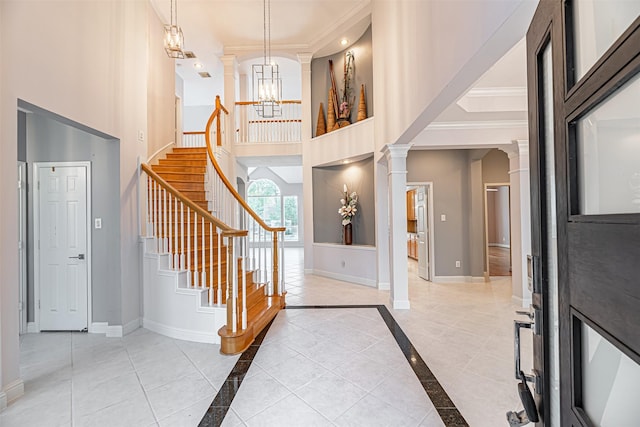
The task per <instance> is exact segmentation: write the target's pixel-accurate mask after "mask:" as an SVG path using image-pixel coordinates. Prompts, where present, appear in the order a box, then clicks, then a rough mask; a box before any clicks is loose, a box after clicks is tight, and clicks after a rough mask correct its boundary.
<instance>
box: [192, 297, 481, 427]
mask: <svg viewBox="0 0 640 427" xmlns="http://www.w3.org/2000/svg"><path fill="white" fill-rule="evenodd" d="M331 308H375V309H377V310H378V313H380V316H381V317H382V320H384V322H385V323H386V325H387V327H388V328H389V331H390V332H391V335H393V337H394V338H395V340H396V343H398V347H400V350H401V351H402V353H403V354H404V357H405V358H406V359H407V362H409V365H410V366H411V368H412V369H413V372H414V373H415V374H416V377H418V380H419V381H420V384H422V388H423V389H424V391H425V392H426V393H427V396H429V399H430V400H431V402H432V403H433V406H435V408H436V411H438V415H440V418H441V419H442V422H443V423H444V425H445V426H446V427H469V424H468V423H467V422H466V420H465V419H464V417H463V416H462V414H460V411H458V408H456V406H455V404H454V403H453V401H452V400H451V398H449V395H448V394H447V392H446V391H444V388H442V386H441V385H440V382H439V381H438V380H437V379H436V377H435V376H434V375H433V373H432V372H431V370H430V369H429V367H428V366H427V364H426V363H425V362H424V360H423V359H422V357H421V356H420V354H419V353H418V350H416V348H415V347H414V346H413V344H411V341H410V340H409V337H407V335H406V334H405V333H404V331H403V330H402V328H400V325H398V323H397V322H396V320H395V319H394V318H393V316H392V315H391V313H390V312H389V310H388V309H387V307H386V306H384V305H381V304H378V305H297V306H286V307H285V309H288V310H307V309H331ZM272 323H273V320H272V321H271V322H270V323H269V324H268V325H267V326H266V327H265V328H264V329H263V330H262V332H260V335H258V337H256V339H255V341H254V342H253V343H252V344H251V346H250V347H249V348H248V349H247V350H245V352H244V353H242V355H241V356H240V359H238V362H236V364H235V366H234V367H233V369H232V370H231V373H230V374H229V376H228V377H227V379H226V381H225V382H224V384H223V385H222V387H221V388H220V391H219V392H218V394H217V395H216V397H215V399H214V400H213V402H212V403H211V406H210V407H209V409H208V410H207V412H206V414H205V415H204V417H203V418H202V421H200V424H199V427H210V426H216V427H217V426H220V425H221V424H222V420H224V417H225V416H226V415H227V412H228V411H229V407H230V406H231V402H232V401H233V398H234V397H235V395H236V393H237V392H238V389H239V388H240V384H242V380H243V379H244V377H245V375H246V374H247V371H248V370H249V367H250V366H251V362H253V358H254V357H255V355H256V353H257V352H258V349H259V348H260V345H262V341H263V340H264V337H265V335H266V334H267V332H268V331H269V328H270V327H271V324H272Z"/></svg>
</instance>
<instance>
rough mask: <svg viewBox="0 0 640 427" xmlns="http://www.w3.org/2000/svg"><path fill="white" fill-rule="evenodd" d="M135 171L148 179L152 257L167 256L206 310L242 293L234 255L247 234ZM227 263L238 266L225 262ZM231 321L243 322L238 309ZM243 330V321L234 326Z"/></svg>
mask: <svg viewBox="0 0 640 427" xmlns="http://www.w3.org/2000/svg"><path fill="white" fill-rule="evenodd" d="M140 169H141V172H144V173H145V174H146V176H147V187H146V206H145V207H146V213H145V218H146V221H145V229H146V235H147V237H154V238H155V242H156V245H157V248H156V251H157V253H159V254H169V257H168V266H167V267H168V269H169V270H174V271H186V272H187V273H188V276H187V283H188V286H189V287H192V288H196V289H204V290H206V291H207V300H208V303H209V305H210V306H221V305H222V304H225V303H227V301H228V300H229V299H233V298H235V296H237V295H238V294H239V293H242V292H244V293H246V286H247V284H246V280H242V283H241V284H240V288H239V280H238V276H239V275H240V274H242V273H241V272H244V271H245V270H244V260H243V259H242V258H241V257H238V255H237V253H236V250H237V248H238V247H242V246H243V245H244V244H243V243H242V240H243V239H246V236H247V231H246V230H237V229H234V228H232V227H230V226H228V225H226V224H224V223H223V222H222V221H220V220H219V219H217V218H214V217H213V216H212V215H211V214H210V213H209V212H207V211H206V210H205V209H204V208H202V207H201V206H200V205H198V204H197V203H196V202H193V201H192V200H191V199H190V198H188V197H187V196H185V195H184V193H182V192H181V191H179V190H178V189H176V188H175V187H173V186H172V185H171V184H169V183H168V182H167V181H166V180H165V179H163V178H162V177H161V176H160V175H158V174H157V173H156V172H154V171H153V169H152V168H151V167H150V166H149V165H146V164H141V165H140ZM230 259H231V260H237V261H236V262H231V263H229V262H228V260H230ZM233 265H236V268H232V266H233ZM239 269H240V271H239ZM242 276H243V278H244V277H245V275H244V274H242ZM228 284H231V286H228ZM235 317H238V318H239V319H242V318H245V319H246V310H245V311H244V312H243V311H241V310H240V311H238V310H237V314H236V316H235ZM243 325H246V321H245V322H244V323H239V322H237V321H236V322H235V324H234V327H235V329H236V330H237V328H238V326H240V327H243Z"/></svg>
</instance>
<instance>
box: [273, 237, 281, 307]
mask: <svg viewBox="0 0 640 427" xmlns="http://www.w3.org/2000/svg"><path fill="white" fill-rule="evenodd" d="M271 259H272V261H273V267H272V268H273V271H272V272H271V278H272V281H273V295H280V292H279V291H278V278H279V277H280V276H279V274H278V273H279V272H278V232H277V231H274V232H273V246H272V255H271Z"/></svg>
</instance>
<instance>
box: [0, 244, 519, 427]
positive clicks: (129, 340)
mask: <svg viewBox="0 0 640 427" xmlns="http://www.w3.org/2000/svg"><path fill="white" fill-rule="evenodd" d="M285 258H286V264H285V268H286V277H287V282H288V285H287V290H288V294H287V303H288V305H289V306H300V305H337V304H349V305H353V304H357V305H365V304H371V305H380V304H384V305H386V306H387V309H388V310H389V312H391V314H392V315H393V317H394V318H395V320H396V321H397V322H398V324H399V325H400V327H401V328H402V330H403V331H404V332H405V333H406V335H407V336H408V338H409V340H410V341H411V343H412V344H413V346H414V347H415V348H416V350H417V351H418V352H419V354H420V356H421V357H422V359H424V361H425V362H426V365H427V366H428V367H429V369H430V370H431V372H433V374H434V375H435V377H436V378H437V379H438V381H439V382H440V384H441V385H442V387H443V388H444V390H445V391H446V393H447V394H448V395H449V396H450V398H451V400H452V401H453V403H454V404H455V405H456V407H457V408H458V409H459V410H460V412H461V414H462V416H463V417H464V418H465V419H466V420H467V422H468V423H469V425H470V426H474V427H475V426H479V427H483V426H486V427H495V426H499V425H506V419H505V412H506V411H508V410H514V409H516V408H517V407H520V405H519V401H518V397H517V393H516V381H515V380H514V379H513V372H512V370H513V342H512V339H513V335H512V332H513V331H512V328H513V321H512V320H513V319H514V317H515V316H514V310H515V309H517V308H519V307H518V306H517V305H516V304H514V303H513V302H512V301H511V282H510V279H509V278H499V279H494V280H493V281H492V282H490V283H481V284H478V283H474V284H470V283H460V284H434V283H430V282H426V281H423V280H422V279H419V278H418V277H417V274H415V271H414V272H411V271H410V273H409V280H410V299H411V310H409V311H394V310H392V309H391V308H389V306H388V304H387V303H388V299H389V293H388V292H387V291H378V290H376V289H373V288H367V287H363V286H359V285H352V284H348V283H344V282H339V281H336V280H332V279H327V278H323V277H319V276H313V275H304V273H303V267H302V265H303V264H302V250H301V249H287V250H286V251H285ZM410 268H415V266H414V265H412V264H410ZM362 310H364V311H362ZM372 310H373V309H356V311H357V313H347V312H346V311H339V310H325V311H323V310H295V309H287V310H286V311H284V312H282V313H280V314H279V316H278V318H277V319H276V321H275V323H274V325H273V326H272V330H270V331H269V332H268V334H267V335H266V338H265V344H264V345H265V348H266V349H268V348H267V347H266V346H267V344H269V345H270V346H271V347H270V348H271V349H275V350H277V351H276V352H275V354H276V356H273V354H272V355H269V354H268V352H267V351H262V349H261V350H259V352H258V354H257V355H256V360H257V362H256V363H257V367H258V369H256V370H255V372H256V373H252V374H251V375H254V376H256V375H259V377H256V378H255V380H256V381H257V380H258V379H260V378H261V379H262V380H264V381H267V383H270V384H272V385H273V386H274V387H275V388H274V389H273V390H270V389H269V388H268V387H266V386H264V384H265V383H264V382H263V386H262V387H258V390H259V391H260V393H261V395H262V396H268V395H270V394H271V393H272V392H275V391H274V390H276V389H278V390H280V391H282V387H285V388H286V387H287V386H288V387H290V388H293V389H295V392H294V393H288V394H286V396H285V395H281V397H280V398H274V399H273V400H272V401H270V402H269V403H268V404H266V406H264V407H262V408H260V410H264V411H265V412H264V414H263V415H264V416H265V417H266V416H268V415H269V416H272V415H273V414H275V413H276V412H277V411H278V410H279V409H282V407H283V406H285V410H286V405H287V402H298V400H297V399H302V400H305V397H304V392H303V390H305V386H307V385H308V387H307V388H306V390H307V395H306V398H307V399H311V398H309V396H321V395H322V390H320V391H318V390H317V387H316V391H315V392H314V391H313V390H314V388H313V387H312V386H311V384H310V383H311V380H312V379H313V378H312V377H308V378H307V377H305V376H302V378H300V375H293V374H295V373H296V372H298V370H299V368H296V369H291V370H289V371H290V372H288V370H287V369H284V370H280V374H279V375H281V376H280V378H277V375H278V374H275V373H274V371H273V368H274V366H275V365H277V364H278V363H275V365H274V364H273V363H269V362H267V363H265V360H269V358H270V357H275V361H276V362H278V361H281V362H283V363H282V367H284V368H287V367H289V366H291V367H293V366H296V364H297V365H299V366H302V365H304V366H307V367H308V366H309V365H313V364H317V363H316V361H313V362H314V363H313V364H312V363H310V361H311V358H310V357H305V356H304V352H305V348H304V345H303V344H302V341H300V340H293V341H289V342H287V339H284V340H278V338H277V336H276V335H275V334H276V333H277V332H278V330H279V329H280V330H282V327H283V326H287V325H289V326H290V327H293V326H294V325H295V327H296V328H302V327H305V328H306V329H305V331H306V330H309V329H313V328H311V327H310V326H311V325H313V324H314V322H315V325H316V326H318V327H317V328H315V330H316V332H317V335H318V336H325V337H326V336H327V333H329V331H330V329H329V327H334V328H336V327H339V326H345V329H347V326H348V323H347V322H349V321H355V322H356V324H359V329H354V328H353V327H352V328H351V329H353V330H355V331H356V332H357V331H360V332H362V333H361V334H360V335H358V336H359V337H360V342H359V343H358V344H357V345H355V344H354V342H355V341H354V340H351V341H347V340H345V337H342V338H336V339H335V340H334V342H335V344H336V345H335V347H334V348H335V349H336V351H337V350H340V349H341V351H342V354H343V357H338V358H335V359H333V360H330V361H327V362H326V363H325V364H324V365H322V369H321V370H322V372H323V375H324V378H325V379H326V380H327V381H328V382H327V384H331V383H332V382H331V380H329V379H330V378H333V381H334V382H333V383H334V384H335V380H336V377H337V378H339V379H340V381H341V382H340V384H341V385H345V384H347V385H349V390H351V392H352V393H351V394H350V397H349V399H350V400H349V399H345V401H344V402H343V406H342V407H340V408H341V409H340V411H339V410H338V409H336V408H335V407H334V409H332V410H333V411H334V412H332V413H324V412H322V409H321V408H322V404H323V402H322V401H321V399H322V397H317V398H316V397H313V398H312V400H313V402H312V403H314V408H315V409H311V410H310V411H311V412H309V411H306V409H305V412H306V413H307V415H309V416H310V417H312V418H313V419H316V420H318V421H320V422H319V423H318V425H357V424H358V422H357V420H358V419H360V420H362V419H361V417H362V416H364V414H366V413H367V411H363V409H362V408H366V407H367V404H370V403H371V402H372V401H374V402H375V401H376V399H383V401H384V402H386V403H387V404H388V406H389V407H390V408H391V409H389V411H388V412H385V414H391V416H392V417H397V416H399V415H398V414H397V413H398V412H400V413H402V411H403V410H404V411H406V408H405V409H403V408H402V407H398V404H397V403H394V401H393V396H392V395H390V394H386V395H385V394H384V393H383V391H384V389H385V387H383V388H379V387H377V386H379V385H380V384H382V383H384V382H385V381H386V383H385V384H388V388H390V389H398V388H403V387H402V385H403V384H406V387H405V388H406V389H407V390H411V393H410V396H411V399H409V400H407V399H403V402H407V401H408V402H414V404H413V407H414V408H415V409H416V411H417V412H416V413H419V414H421V415H420V416H413V415H411V413H404V415H403V416H407V417H408V418H406V419H407V420H408V421H407V423H406V424H405V423H402V424H403V425H424V426H441V425H443V424H442V422H441V421H439V419H438V417H437V416H435V414H436V412H435V411H434V409H433V405H431V402H429V401H428V400H427V399H425V397H426V393H424V390H422V389H421V388H420V383H419V382H418V381H416V378H417V377H415V375H412V373H411V371H410V370H409V371H407V369H408V366H409V364H408V363H406V359H405V361H404V362H403V361H402V354H401V353H400V352H399V351H398V350H399V347H397V346H396V345H395V344H393V340H392V339H391V338H389V336H388V335H386V334H388V330H386V331H385V329H384V323H382V322H381V318H380V316H379V315H378V314H377V313H375V311H372ZM296 322H297V324H296ZM278 325H280V327H278ZM305 325H306V326H305ZM320 326H326V328H325V327H320ZM365 333H366V336H365ZM376 334H378V335H379V338H378V339H375V337H376ZM297 336H298V337H299V338H300V339H302V337H311V338H312V335H310V334H308V333H306V332H305V333H304V334H298V335H297ZM371 336H373V337H374V339H372V338H368V337H371ZM288 339H289V340H290V338H288ZM367 339H369V340H371V342H370V344H371V345H367V342H366V340H367ZM270 340H271V341H272V342H269V341H270ZM374 340H375V342H374ZM523 342H524V343H525V350H523V354H525V355H526V354H527V353H528V352H530V340H526V339H523ZM274 344H278V346H274ZM375 350H379V351H375ZM261 351H262V353H261ZM306 351H307V356H313V357H314V358H318V357H322V355H327V356H328V355H329V352H326V351H325V352H316V353H315V354H312V353H309V352H308V349H307V350H306ZM294 352H295V353H301V354H302V356H301V355H299V354H294ZM338 353H339V352H338ZM338 353H336V354H338ZM238 359H239V356H222V355H220V354H219V346H217V345H210V344H197V343H190V342H185V341H179V340H173V339H170V338H166V337H164V336H161V335H157V334H155V333H153V332H150V331H148V330H145V329H139V330H137V331H135V332H134V333H132V334H130V335H128V336H126V337H124V338H105V337H104V336H102V335H93V334H86V333H49V334H37V335H36V334H29V335H25V336H23V337H21V362H22V365H21V373H22V376H23V379H24V380H25V396H23V397H22V398H21V399H19V400H18V401H17V402H14V403H13V404H12V405H10V406H9V407H8V408H7V409H6V410H5V411H4V412H3V413H2V414H0V425H2V426H3V427H4V426H44V425H69V426H70V425H73V426H74V427H76V426H84V425H91V426H100V425H105V426H117V425H123V426H195V425H198V423H199V422H200V420H201V419H202V417H203V414H205V412H206V411H207V408H208V407H209V406H210V404H211V402H212V401H213V399H214V397H215V396H216V394H217V393H218V391H219V390H220V389H221V388H222V385H223V383H224V381H225V380H226V378H227V375H229V372H230V371H231V369H232V368H233V367H234V365H235V364H236V362H237V361H238ZM271 360H272V361H273V360H274V359H271ZM263 365H264V366H263ZM362 365H372V366H377V365H382V366H384V367H385V369H388V370H390V371H393V372H397V373H398V374H397V375H387V374H385V375H384V377H383V378H379V380H380V381H378V380H375V381H374V380H373V379H372V377H371V376H370V375H369V374H367V375H366V376H362V375H359V374H358V373H357V372H361V371H359V369H357V367H359V366H362ZM524 368H527V364H526V363H525V365H524ZM305 372H308V371H305ZM251 375H248V376H247V378H248V377H250V376H251ZM312 375H314V374H312ZM287 378H288V379H287ZM399 378H404V380H401V381H400V382H399V383H398V379H399ZM287 381H291V382H290V383H288V384H287ZM372 383H374V384H372ZM247 384H250V383H247ZM393 384H395V386H394V385H393ZM245 390H246V391H245ZM309 390H311V391H309ZM314 393H316V394H314ZM325 394H326V393H325ZM250 395H251V393H250V390H249V388H248V387H245V389H242V388H240V389H239V393H238V400H235V401H234V402H233V404H232V406H231V410H230V411H229V414H230V415H228V416H227V418H226V419H225V423H224V425H254V422H250V421H249V420H250V418H251V416H253V415H256V414H251V416H249V414H250V413H251V411H249V412H247V411H246V410H245V409H242V408H243V406H242V405H243V399H244V398H246V397H248V396H250ZM287 396H288V399H289V400H285V399H286V398H287ZM326 398H327V399H330V398H331V396H328V397H326ZM310 402H311V401H310ZM327 402H329V400H327ZM298 403H299V402H298ZM434 403H436V404H437V402H435V401H434ZM245 405H246V403H245ZM316 405H317V406H316ZM244 408H246V406H245V407H244ZM393 414H395V415H393ZM385 416H386V415H385ZM295 417H296V418H290V419H291V422H292V424H290V425H296V420H302V418H297V417H301V415H295ZM341 417H342V418H341ZM257 419H258V418H256V420H257ZM384 419H385V418H384V417H379V418H378V421H379V422H380V423H381V425H394V423H393V422H390V421H389V419H387V422H384V421H383V420H384ZM391 419H396V420H398V421H399V419H398V418H391ZM256 420H254V421H256ZM243 423H246V424H243ZM263 425H274V424H263ZM277 425H282V424H281V423H278V424H277Z"/></svg>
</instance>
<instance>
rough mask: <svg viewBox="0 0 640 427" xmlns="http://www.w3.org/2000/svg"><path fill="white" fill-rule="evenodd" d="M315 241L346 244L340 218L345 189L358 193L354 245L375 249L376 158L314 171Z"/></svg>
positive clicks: (369, 157) (328, 166)
mask: <svg viewBox="0 0 640 427" xmlns="http://www.w3.org/2000/svg"><path fill="white" fill-rule="evenodd" d="M312 174H313V175H312V179H313V241H314V243H335V244H342V243H343V242H342V217H341V216H340V214H338V209H340V206H342V205H341V203H340V199H341V198H343V195H344V192H343V188H344V185H345V184H346V185H347V188H348V190H349V192H350V193H351V192H352V191H355V192H356V193H358V206H357V207H358V212H357V214H356V216H355V217H354V219H353V220H352V224H353V244H354V245H369V246H374V245H375V210H374V206H375V205H374V188H373V179H374V172H373V154H371V155H368V156H367V157H366V158H365V159H363V160H358V161H354V162H351V163H348V164H343V163H339V164H330V165H326V166H316V167H314V168H312Z"/></svg>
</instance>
